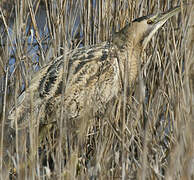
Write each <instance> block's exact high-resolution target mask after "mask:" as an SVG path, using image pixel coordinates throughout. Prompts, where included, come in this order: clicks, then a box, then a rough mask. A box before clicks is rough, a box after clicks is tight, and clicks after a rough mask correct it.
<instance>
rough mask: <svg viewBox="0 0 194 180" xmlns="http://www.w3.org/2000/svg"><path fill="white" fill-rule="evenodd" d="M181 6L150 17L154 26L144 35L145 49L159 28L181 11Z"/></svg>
mask: <svg viewBox="0 0 194 180" xmlns="http://www.w3.org/2000/svg"><path fill="white" fill-rule="evenodd" d="M180 10H181V7H180V6H178V7H175V8H173V9H170V10H169V11H167V12H164V13H158V14H156V15H155V16H153V17H151V18H150V21H152V22H153V23H152V27H151V28H150V29H149V31H148V32H147V34H146V37H144V40H143V42H142V46H143V49H145V47H146V46H147V44H148V42H149V41H150V39H151V38H152V37H153V35H154V34H155V33H156V32H157V30H158V29H159V28H160V27H162V25H163V24H164V23H165V22H166V21H167V20H168V19H169V18H171V17H172V16H174V15H175V14H177V13H178V12H180Z"/></svg>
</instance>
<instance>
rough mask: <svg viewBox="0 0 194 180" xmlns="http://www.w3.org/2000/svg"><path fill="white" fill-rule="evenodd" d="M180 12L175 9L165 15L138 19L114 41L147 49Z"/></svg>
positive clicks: (178, 9) (159, 14) (160, 14)
mask: <svg viewBox="0 0 194 180" xmlns="http://www.w3.org/2000/svg"><path fill="white" fill-rule="evenodd" d="M179 11H180V7H175V8H173V9H170V10H169V11H167V12H164V13H157V14H154V15H148V16H143V17H140V18H137V19H135V20H134V21H132V22H131V23H130V24H128V25H126V26H125V27H124V28H123V29H121V30H120V31H119V32H118V33H116V34H115V36H113V37H114V39H113V40H114V42H115V43H116V44H117V45H119V44H120V45H121V44H122V43H123V45H124V44H126V43H127V41H129V43H130V45H133V46H136V45H137V44H138V45H139V44H140V45H141V47H142V48H143V49H145V48H146V46H147V44H148V42H149V41H150V39H151V38H152V37H153V35H154V34H155V33H156V32H157V30H158V29H159V28H160V27H162V25H163V24H164V23H165V22H166V21H167V20H168V19H169V18H170V17H172V16H174V15H175V14H177V13H178V12H179ZM125 38H126V39H125Z"/></svg>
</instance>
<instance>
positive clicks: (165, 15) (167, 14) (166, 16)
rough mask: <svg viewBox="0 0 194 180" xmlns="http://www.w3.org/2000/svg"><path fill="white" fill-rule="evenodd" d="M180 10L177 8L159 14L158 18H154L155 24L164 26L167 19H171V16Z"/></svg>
mask: <svg viewBox="0 0 194 180" xmlns="http://www.w3.org/2000/svg"><path fill="white" fill-rule="evenodd" d="M180 10H181V7H180V6H177V7H175V8H173V9H170V10H168V11H167V12H164V13H161V14H159V15H158V17H157V18H156V21H157V23H159V24H161V23H163V24H164V23H165V22H166V21H167V20H168V19H169V18H171V17H172V16H174V15H175V14H177V13H178V12H180ZM163 24H162V25H163ZM162 25H161V26H162Z"/></svg>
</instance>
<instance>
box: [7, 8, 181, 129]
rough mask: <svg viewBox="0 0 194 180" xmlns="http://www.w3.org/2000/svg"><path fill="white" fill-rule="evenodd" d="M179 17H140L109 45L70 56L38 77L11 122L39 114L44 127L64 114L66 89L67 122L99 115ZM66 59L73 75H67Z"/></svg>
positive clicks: (69, 72) (94, 47)
mask: <svg viewBox="0 0 194 180" xmlns="http://www.w3.org/2000/svg"><path fill="white" fill-rule="evenodd" d="M179 11H180V7H176V8H174V9H171V10H169V11H167V12H165V13H158V14H155V15H149V16H143V17H140V18H138V19H136V20H134V21H133V22H131V23H129V24H127V25H126V26H125V27H124V28H123V29H121V30H120V31H119V32H117V33H115V34H114V35H113V37H112V41H110V42H103V43H99V44H97V45H93V46H88V47H82V48H78V49H75V50H72V51H70V52H68V53H67V54H66V55H65V57H66V58H64V56H60V57H58V58H56V59H55V60H54V61H52V62H50V63H49V64H47V65H46V66H45V67H44V68H42V69H41V70H40V71H39V72H38V73H37V74H36V75H35V77H34V78H33V79H32V81H31V84H30V86H29V88H27V89H26V91H25V92H24V93H23V94H22V95H21V96H20V100H19V103H18V105H17V108H16V110H17V113H15V110H12V111H11V113H10V117H9V118H10V119H16V118H17V119H18V123H19V124H20V122H22V123H21V124H23V123H24V122H27V121H26V120H30V118H31V117H32V116H30V113H31V112H34V116H33V117H34V118H37V117H40V119H41V122H42V123H44V121H45V119H47V120H48V118H52V121H53V120H54V119H53V118H56V115H57V114H60V113H59V112H60V108H61V99H62V96H61V95H62V89H63V85H64V96H63V97H64V99H63V100H64V102H63V107H64V111H65V113H64V114H65V115H66V116H67V118H68V119H75V118H80V117H82V118H84V114H85V112H86V111H87V112H90V111H91V112H93V113H94V111H98V110H100V109H101V108H102V107H104V105H106V104H107V103H108V102H109V101H110V100H111V99H113V98H114V97H115V96H117V95H118V94H119V93H120V92H122V90H123V87H122V84H123V79H124V77H126V76H125V75H124V74H125V70H124V69H125V68H124V67H126V65H127V67H128V70H127V72H128V74H127V76H128V85H129V86H130V85H131V84H132V82H134V80H135V79H136V77H137V74H138V64H139V63H140V61H139V59H140V55H141V52H142V51H143V50H144V49H145V48H146V46H147V44H148V42H149V41H150V39H151V38H152V37H153V35H154V34H155V33H156V32H157V30H158V29H159V28H160V27H161V26H162V25H163V24H164V23H165V22H166V21H167V20H168V19H169V18H170V17H172V16H173V15H175V14H176V13H177V12H179ZM66 59H68V70H67V71H66V72H65V73H63V67H64V60H66ZM64 74H65V75H66V76H65V78H64V77H63V76H64ZM64 79H65V84H64ZM30 97H31V98H30ZM31 101H32V102H33V103H31ZM31 104H32V105H33V107H30V105H31ZM16 114H17V117H16ZM53 114H55V116H52V115H53ZM27 125H28V123H27Z"/></svg>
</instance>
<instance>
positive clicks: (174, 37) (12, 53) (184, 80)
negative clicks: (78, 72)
mask: <svg viewBox="0 0 194 180" xmlns="http://www.w3.org/2000/svg"><path fill="white" fill-rule="evenodd" d="M0 3H1V4H0V14H1V16H0V23H1V24H0V27H1V33H0V41H1V43H0V129H1V130H0V133H1V135H0V137H1V138H0V142H1V145H0V156H1V157H0V173H1V174H0V179H1V178H2V179H3V178H4V179H142V180H143V179H153V180H154V179H168V180H171V179H177V180H178V179H185V180H186V179H190V180H191V179H194V144H193V139H194V138H193V136H194V122H193V121H194V49H193V47H194V43H193V42H194V28H193V26H194V21H193V18H192V17H194V14H193V12H194V7H192V6H193V5H192V4H190V5H189V6H187V7H186V8H183V9H182V12H181V13H180V14H179V15H177V16H176V17H173V18H172V19H171V20H169V21H168V22H167V23H166V24H165V25H164V26H163V28H162V29H161V30H160V31H159V32H158V33H157V34H156V35H155V36H154V37H153V38H152V40H151V42H150V43H149V45H148V47H147V48H146V51H145V52H144V53H143V55H142V59H141V62H142V63H141V67H139V68H140V69H141V71H140V73H139V78H138V80H137V82H136V84H135V86H134V88H133V89H131V97H130V98H129V99H127V98H126V96H122V97H118V99H116V101H115V102H116V103H110V105H109V106H110V108H108V110H107V113H106V115H104V116H97V117H92V118H91V116H90V115H89V113H87V112H86V115H85V117H84V118H83V119H82V120H80V121H79V122H76V123H77V124H76V123H75V124H76V125H75V127H74V129H69V128H67V126H66V124H68V122H66V118H65V115H64V111H63V108H64V107H63V106H62V105H63V104H62V105H61V109H62V111H61V116H60V118H59V119H58V120H57V123H54V124H53V123H48V124H46V125H45V126H44V127H41V128H40V127H38V128H37V127H35V125H34V122H37V120H34V116H33V113H32V116H31V119H30V121H29V124H28V130H25V131H23V133H22V136H19V135H18V131H20V130H19V129H18V127H17V122H15V129H16V131H15V132H14V133H13V132H12V131H13V130H12V129H9V128H7V127H8V126H9V124H10V122H9V120H8V118H7V116H8V113H9V111H10V109H11V108H12V107H13V106H14V105H15V104H17V101H18V100H17V98H18V96H19V95H20V94H21V93H22V92H23V91H24V90H25V89H26V88H27V87H28V86H29V83H30V80H31V79H32V77H33V75H34V74H35V73H36V72H37V71H38V70H39V69H40V68H41V67H43V66H44V65H45V64H46V63H48V62H49V61H52V60H53V59H54V58H56V57H57V56H59V55H61V54H64V53H65V52H66V51H68V50H70V49H74V48H78V47H82V46H86V45H92V44H96V43H98V42H102V41H107V40H109V39H111V36H112V34H113V33H114V32H116V31H118V30H119V29H120V28H122V27H123V26H124V25H125V24H126V23H127V22H130V21H132V20H133V19H135V18H137V17H140V16H143V15H147V14H152V13H156V12H157V11H158V10H160V11H166V10H168V9H170V8H171V7H175V6H177V5H181V6H182V5H183V1H179V0H173V1H169V0H168V1H156V0H149V1H146V0H141V1H140V0H137V1H133V0H106V1H103V0H88V1H84V0H72V1H68V0H63V1H47V0H35V1H32V0H21V1H13V0H8V1H1V2H0ZM184 3H191V2H189V1H184ZM192 8H193V9H192ZM64 73H65V72H64ZM123 102H124V103H123ZM31 103H32V104H33V102H31ZM123 112H124V115H122V114H123ZM73 132H76V134H77V135H75V134H73ZM11 133H12V134H14V138H15V140H14V141H13V140H12V139H11V138H10V134H11ZM11 143H12V146H11V147H12V149H10V144H11ZM7 152H10V154H9V153H8V154H9V155H8V156H7V157H6V158H4V156H3V154H4V153H7ZM11 152H15V153H14V154H12V153H11ZM4 164H6V168H5V169H4Z"/></svg>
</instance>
